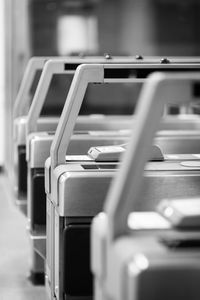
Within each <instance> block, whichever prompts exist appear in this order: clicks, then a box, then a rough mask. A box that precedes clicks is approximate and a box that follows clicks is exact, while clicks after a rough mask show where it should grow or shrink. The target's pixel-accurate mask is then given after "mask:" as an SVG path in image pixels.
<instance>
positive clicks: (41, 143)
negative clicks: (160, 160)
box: [26, 58, 136, 277]
mask: <svg viewBox="0 0 200 300" xmlns="http://www.w3.org/2000/svg"><path fill="white" fill-rule="evenodd" d="M96 60H97V61H99V62H101V63H103V62H105V61H106V60H105V59H102V58H99V59H97V58H95V61H96ZM93 61H94V59H84V62H88V63H93ZM115 61H117V62H119V63H122V62H125V63H128V62H129V61H130V58H128V59H126V58H120V59H118V58H116V59H114V60H113V61H112V63H114V62H115ZM80 62H82V60H80V59H78V60H77V59H75V58H74V59H73V63H72V60H70V61H69V60H67V59H57V60H55V59H54V61H49V62H48V63H47V64H46V66H45V68H44V70H43V73H42V75H41V80H40V82H39V84H38V88H37V90H36V93H35V97H34V99H33V102H32V105H31V108H30V111H29V114H28V117H27V121H26V125H27V130H26V134H27V135H28V134H30V132H34V131H37V121H38V120H37V118H38V117H39V115H40V112H41V109H42V105H43V104H44V100H45V97H46V94H47V91H48V88H49V85H50V82H51V79H52V77H53V75H54V74H72V73H73V72H74V68H76V66H77V65H78V64H79V63H80ZM134 62H135V63H136V60H134ZM85 120H86V118H83V117H82V118H81V117H80V118H79V123H78V124H79V125H80V124H81V125H83V126H86V121H85ZM129 120H130V117H125V116H121V117H120V116H118V117H117V116H114V117H113V116H107V117H106V116H104V117H103V118H102V116H101V117H98V118H97V117H95V118H94V117H90V118H88V120H87V123H88V125H87V126H88V127H89V126H91V125H92V126H94V127H95V128H100V129H102V130H104V131H103V132H95V133H93V132H91V131H90V132H89V133H88V134H84V132H82V133H81V134H79V135H78V134H76V135H75V136H74V138H72V143H71V144H72V145H71V148H70V149H69V153H74V154H80V153H85V152H86V150H87V149H88V148H89V147H90V146H92V145H95V144H96V143H100V144H105V145H106V144H111V143H114V144H116V143H121V142H124V137H125V136H126V133H124V132H123V131H122V132H120V131H118V132H116V131H115V132H109V133H106V132H105V130H107V129H108V128H111V129H113V128H118V127H120V128H123V127H124V126H125V127H127V126H129ZM102 121H104V122H105V121H106V122H105V123H104V122H102ZM92 123H94V124H92ZM105 135H107V136H106V137H105ZM51 140H52V133H48V132H45V133H44V132H40V133H34V134H32V135H29V138H28V143H27V145H28V152H27V160H28V161H29V163H28V182H29V188H28V199H29V200H28V203H29V209H28V211H29V213H28V215H29V229H30V232H31V240H32V242H33V251H35V250H36V253H35V256H36V257H37V259H36V258H34V259H33V261H34V262H35V263H34V264H33V270H34V271H32V277H35V275H34V274H37V275H38V273H41V272H42V270H43V261H41V259H40V257H39V256H38V253H39V255H40V256H42V257H43V258H44V257H45V243H44V242H45V225H46V201H45V200H46V199H45V191H44V193H43V182H44V171H43V166H44V162H45V159H46V158H47V156H48V155H49V149H50V143H51ZM80 140H82V141H83V142H82V143H81V144H80ZM97 141H98V142H97ZM32 153H33V154H32ZM29 158H30V159H29ZM32 198H33V199H34V201H31V199H32ZM32 204H33V205H32ZM33 254H34V252H33ZM33 257H34V255H33ZM37 261H40V263H38V262H37ZM36 266H37V267H36ZM38 270H39V271H40V272H38ZM39 275H40V274H39Z"/></svg>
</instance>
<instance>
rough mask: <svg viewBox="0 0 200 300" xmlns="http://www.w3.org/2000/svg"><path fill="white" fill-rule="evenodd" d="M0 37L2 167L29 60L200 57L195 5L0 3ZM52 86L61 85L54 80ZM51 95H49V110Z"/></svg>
mask: <svg viewBox="0 0 200 300" xmlns="http://www.w3.org/2000/svg"><path fill="white" fill-rule="evenodd" d="M0 39H1V47H0V66H1V67H0V123H1V124H0V139H1V140H2V141H5V143H2V146H1V147H0V166H3V165H5V162H6V163H7V162H9V160H10V157H11V149H10V148H11V146H10V145H11V138H12V121H11V120H12V109H13V103H14V101H15V98H16V95H17V92H18V89H19V86H20V82H21V79H22V75H23V72H24V69H25V66H26V64H27V62H28V60H29V58H30V57H31V56H43V55H50V56H54V55H59V56H63V55H76V54H80V53H81V55H83V54H84V53H87V54H100V55H103V54H104V53H109V54H110V55H136V54H140V55H143V56H147V55H148V56H150V55H159V56H163V57H167V56H177V55H181V56H196V55H199V54H200V1H199V0H182V1H177V0H20V1H19V0H1V1H0ZM54 84H55V85H56V86H57V87H62V86H63V84H65V83H63V81H62V80H61V79H59V80H58V79H57V80H56V81H55V83H54ZM54 92H55V89H52V92H51V93H52V95H50V96H49V98H50V100H49V101H50V102H51V101H52V111H55V105H54V101H53V99H54ZM60 93H61V92H60ZM61 94H62V93H61ZM57 97H58V98H59V93H57ZM51 99H52V100H51ZM100 112H101V110H100ZM4 145H5V146H4Z"/></svg>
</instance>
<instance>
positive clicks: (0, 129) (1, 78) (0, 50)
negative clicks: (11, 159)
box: [0, 1, 5, 166]
mask: <svg viewBox="0 0 200 300" xmlns="http://www.w3.org/2000/svg"><path fill="white" fill-rule="evenodd" d="M4 33H5V31H4V1H0V166H3V165H4V150H5V145H4V143H5V138H4V129H5V124H4V122H5V118H4V116H5V35H4Z"/></svg>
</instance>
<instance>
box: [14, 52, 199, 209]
mask: <svg viewBox="0 0 200 300" xmlns="http://www.w3.org/2000/svg"><path fill="white" fill-rule="evenodd" d="M50 58H51V57H36V58H32V59H31V60H30V62H29V64H28V66H27V70H26V72H25V75H24V79H23V81H22V84H21V87H20V90H19V93H18V96H17V99H16V102H15V107H14V119H15V121H14V136H15V165H16V166H15V173H16V176H15V178H16V179H15V180H16V184H15V186H16V193H17V198H18V199H21V201H17V202H18V203H19V204H21V205H22V207H24V203H23V200H24V199H25V198H26V193H27V184H26V177H27V176H26V172H27V171H26V170H27V166H26V161H25V156H26V154H25V152H26V150H25V131H26V117H23V115H24V112H26V109H27V102H28V101H27V99H29V90H30V88H31V85H32V82H33V80H34V75H35V74H36V72H37V71H38V70H41V69H42V68H43V66H44V64H45V62H46V61H47V60H48V59H50ZM98 59H100V60H101V58H98V57H96V58H95V57H94V58H92V59H91V61H93V62H98ZM116 59H117V58H116ZM69 60H70V61H71V63H72V64H73V59H72V58H69ZM119 60H121V61H122V62H123V59H122V58H120V59H119ZM125 60H126V59H125ZM131 60H132V61H133V62H137V63H140V64H145V63H147V64H148V63H149V62H150V63H156V64H160V67H162V66H163V64H162V61H161V63H160V59H159V58H148V57H147V58H145V59H144V60H143V61H139V62H138V60H137V59H134V58H131V57H130V58H129V61H131ZM75 61H76V59H75ZM111 61H112V60H110V61H109V63H110V62H111ZM113 61H115V60H113ZM170 62H171V63H172V64H174V63H177V64H180V65H181V64H183V63H185V64H188V65H190V66H189V68H191V66H192V65H194V64H198V63H199V60H198V59H189V58H170ZM62 70H63V69H62ZM50 77H51V74H50ZM47 78H48V79H47V80H49V81H50V78H49V77H47ZM102 118H105V116H99V117H96V116H95V117H93V116H92V117H91V118H88V116H87V117H84V116H82V117H81V116H80V117H79V119H78V121H77V127H76V129H77V130H79V129H80V128H81V130H88V129H90V130H91V129H94V130H96V128H98V129H102V130H104V129H105V127H106V128H107V126H106V124H107V123H106V122H104V120H102ZM111 120H112V123H113V124H114V126H113V127H114V129H116V128H117V124H118V119H117V118H115V117H112V118H111ZM57 122H58V119H57V118H47V119H46V118H40V119H39V120H38V130H47V129H48V130H54V129H55V128H56V126H57ZM79 122H80V127H79V125H78V124H79ZM88 122H89V128H88ZM128 123H129V120H128ZM177 123H178V124H177ZM198 123H199V118H198V117H197V116H194V115H192V116H183V117H182V116H181V117H180V116H179V117H178V119H176V118H175V119H174V118H173V117H172V118H171V117H170V119H169V121H167V122H166V124H165V126H164V128H165V129H171V128H174V125H175V128H177V125H178V128H180V126H181V128H183V127H185V125H186V126H187V129H194V127H195V128H196V129H198V128H199V125H198ZM109 124H110V125H109V129H113V127H112V126H111V122H110V123H109ZM121 125H123V122H122V123H121V124H120V126H121ZM123 126H125V127H126V126H127V121H126V120H125V124H124V125H123ZM128 126H129V125H128ZM25 206H26V205H25Z"/></svg>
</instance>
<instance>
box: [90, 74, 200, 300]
mask: <svg viewBox="0 0 200 300" xmlns="http://www.w3.org/2000/svg"><path fill="white" fill-rule="evenodd" d="M199 76H200V74H198V73H196V74H195V73H191V74H181V73H177V74H175V73H174V74H172V73H171V74H170V73H168V74H167V73H166V74H164V73H157V74H156V73H154V74H152V75H151V76H150V78H149V81H147V83H146V85H144V87H143V91H142V93H141V97H140V100H139V105H138V108H137V112H136V114H137V115H138V123H137V124H134V127H133V129H134V131H133V134H132V138H131V141H130V145H129V147H128V149H127V151H126V153H125V155H124V159H123V163H122V166H121V169H120V172H118V174H117V176H116V177H115V180H113V182H112V184H111V187H110V189H109V192H108V195H107V198H106V203H105V213H100V214H99V215H98V216H96V217H95V218H94V220H93V224H92V234H91V239H92V246H91V250H92V258H91V266H92V272H93V274H94V277H95V300H100V299H101V300H103V299H104V300H107V299H109V300H110V299H112V300H114V299H115V300H116V299H125V300H126V299H134V300H136V299H137V300H140V299H149V300H151V299H154V300H155V299H164V300H173V299H174V300H175V299H185V300H186V299H198V298H199V296H200V291H199V283H198V281H199V276H200V265H199V256H200V252H199V250H200V243H199V230H200V227H199V225H200V224H199V214H198V213H199V207H200V202H199V199H198V200H195V201H196V202H195V203H194V201H193V200H191V199H190V200H187V201H189V202H186V201H183V200H181V201H179V204H177V201H174V200H173V198H171V199H168V200H167V201H164V203H161V204H160V205H159V211H160V212H161V213H162V215H163V216H164V218H162V217H161V216H160V215H158V214H156V213H155V207H156V206H157V205H158V204H159V200H161V199H164V198H168V196H169V195H168V193H167V187H166V186H164V184H165V183H166V182H165V181H164V182H163V186H162V187H161V188H162V189H166V191H165V193H163V195H162V197H161V198H159V197H158V195H155V196H156V198H154V201H153V202H151V200H150V202H151V203H150V205H149V199H151V194H148V196H147V197H144V193H143V191H142V190H144V186H145V179H146V172H145V173H144V169H145V165H146V162H147V159H148V155H149V150H150V147H151V143H152V140H153V137H154V134H155V131H156V129H157V128H158V125H159V120H160V118H161V115H162V109H163V105H164V104H166V103H167V102H168V103H169V101H170V100H171V99H170V98H169V92H168V91H169V90H170V91H172V92H173V94H174V95H176V97H175V101H176V103H180V102H182V103H187V102H188V101H189V99H191V98H193V97H194V94H193V87H194V85H195V84H196V83H197V82H199V81H200V77H199ZM182 165H183V166H184V165H185V166H188V167H191V165H193V166H196V176H199V165H200V164H199V161H196V162H192V163H191V161H188V162H185V163H184V164H182ZM183 172H184V173H185V175H186V174H187V176H188V177H190V176H192V179H193V180H195V176H194V175H192V174H191V171H189V172H188V171H186V170H185V171H183ZM143 173H144V174H145V176H143ZM180 175H181V168H180V170H179V176H180ZM179 176H178V177H177V181H176V179H175V177H174V180H175V181H176V182H175V184H177V185H178V184H179V182H178V180H179ZM193 180H191V182H190V184H191V186H190V184H189V185H188V188H192V186H193V187H194V181H193ZM189 181H190V180H189ZM145 187H146V186H145ZM183 188H184V189H186V186H185V187H183ZM147 189H148V188H147ZM173 192H174V191H172V192H171V193H172V194H173ZM182 192H183V196H184V192H185V191H182ZM198 194H199V190H198V188H197V189H196V195H195V193H194V197H195V196H197V195H198ZM175 196H179V197H180V195H175ZM175 203H176V204H175ZM138 204H139V205H138ZM192 205H194V206H192ZM189 207H190V209H189ZM196 208H198V209H196ZM194 210H196V211H195V214H194ZM151 211H152V212H151ZM193 214H194V216H192V215H193Z"/></svg>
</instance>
